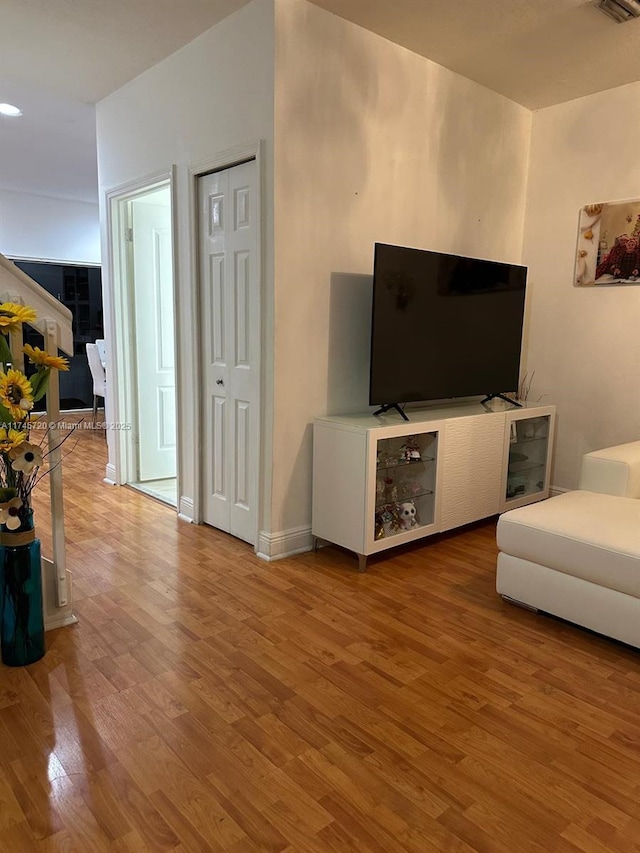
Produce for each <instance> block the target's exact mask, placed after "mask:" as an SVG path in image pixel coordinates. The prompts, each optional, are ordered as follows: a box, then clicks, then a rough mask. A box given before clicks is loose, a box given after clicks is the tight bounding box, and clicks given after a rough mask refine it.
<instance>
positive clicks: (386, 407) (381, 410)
mask: <svg viewBox="0 0 640 853" xmlns="http://www.w3.org/2000/svg"><path fill="white" fill-rule="evenodd" d="M391 409H395V410H396V411H397V412H398V414H399V415H400V417H401V418H403V420H405V421H408V420H409V418H408V417H407V416H406V415H405V413H404V412H403V411H402V409H401V408H400V406H399V405H398V404H397V403H385V404H384V406H380V408H379V409H378V410H377V411H375V412H374V413H373V414H374V417H375V415H383V414H384V413H385V412H390V411H391Z"/></svg>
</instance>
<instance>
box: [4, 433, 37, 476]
mask: <svg viewBox="0 0 640 853" xmlns="http://www.w3.org/2000/svg"><path fill="white" fill-rule="evenodd" d="M10 455H11V457H12V459H13V462H12V463H11V467H12V468H13V470H14V471H22V472H23V473H24V474H30V473H31V472H32V471H33V469H34V468H40V467H41V466H42V465H43V463H44V457H43V456H42V449H41V448H40V447H38V445H37V444H31V442H30V441H23V442H22V444H21V445H20V446H19V447H16V448H14V449H13V450H12V451H11V454H10Z"/></svg>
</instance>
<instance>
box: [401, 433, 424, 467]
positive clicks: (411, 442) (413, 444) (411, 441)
mask: <svg viewBox="0 0 640 853" xmlns="http://www.w3.org/2000/svg"><path fill="white" fill-rule="evenodd" d="M402 450H403V451H404V453H403V458H404V461H405V462H420V460H421V459H422V455H421V453H420V447H419V445H418V439H417V438H416V436H415V435H409V436H407V440H406V442H405V443H404V444H403V445H402Z"/></svg>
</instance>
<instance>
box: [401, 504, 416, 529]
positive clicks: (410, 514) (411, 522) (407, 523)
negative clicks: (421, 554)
mask: <svg viewBox="0 0 640 853" xmlns="http://www.w3.org/2000/svg"><path fill="white" fill-rule="evenodd" d="M399 515H400V528H401V529H402V530H411V529H412V528H414V527H416V526H417V524H418V519H417V518H416V505H415V504H414V502H413V501H405V502H404V503H401V504H400V511H399Z"/></svg>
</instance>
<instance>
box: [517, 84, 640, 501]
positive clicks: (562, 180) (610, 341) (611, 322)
mask: <svg viewBox="0 0 640 853" xmlns="http://www.w3.org/2000/svg"><path fill="white" fill-rule="evenodd" d="M639 139H640V83H634V84H631V85H629V86H623V87H620V88H618V89H613V90H611V91H608V92H602V93H600V94H597V95H592V96H590V97H586V98H580V99H578V100H575V101H571V102H569V103H567V104H562V105H560V106H557V107H550V108H548V109H546V110H542V111H540V112H538V113H535V114H534V119H533V132H532V144H531V163H530V170H529V195H528V200H527V214H526V221H525V233H524V253H523V262H524V263H525V264H528V265H529V316H528V326H527V341H526V344H527V345H526V367H527V369H528V371H529V372H530V373H531V372H532V371H535V376H534V380H533V386H532V398H533V399H537V398H538V397H540V396H541V395H544V397H543V401H544V402H552V403H555V404H556V405H557V407H558V430H557V445H556V454H555V468H554V476H553V482H554V484H555V485H557V486H559V487H561V488H574V487H575V486H576V485H577V478H578V471H579V463H580V457H581V455H582V454H583V453H584V452H587V451H589V450H593V449H595V448H600V447H607V446H610V445H613V444H619V443H622V442H625V441H631V440H637V439H640V286H626V287H600V288H598V287H589V288H580V287H574V286H573V276H574V263H575V258H576V251H577V248H578V246H577V237H578V217H579V213H580V210H581V208H582V207H583V206H584V205H585V204H590V203H595V202H606V201H616V200H623V199H631V198H640V158H639V157H638V140H639Z"/></svg>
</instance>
